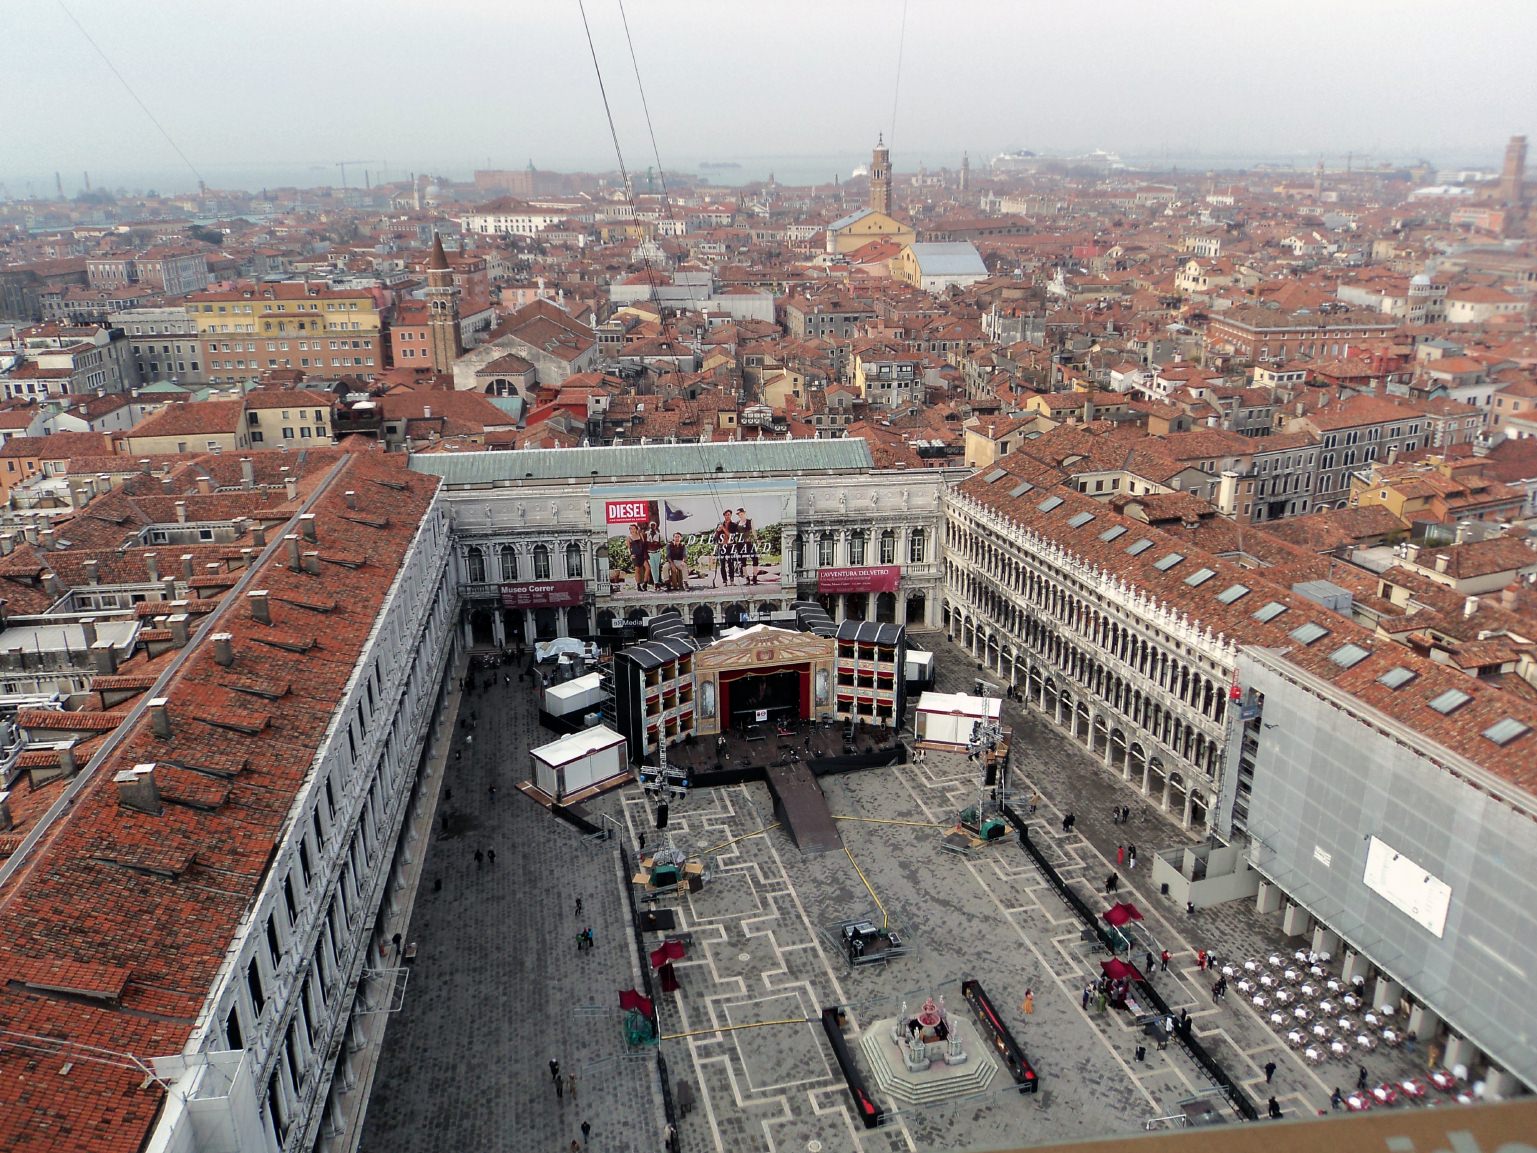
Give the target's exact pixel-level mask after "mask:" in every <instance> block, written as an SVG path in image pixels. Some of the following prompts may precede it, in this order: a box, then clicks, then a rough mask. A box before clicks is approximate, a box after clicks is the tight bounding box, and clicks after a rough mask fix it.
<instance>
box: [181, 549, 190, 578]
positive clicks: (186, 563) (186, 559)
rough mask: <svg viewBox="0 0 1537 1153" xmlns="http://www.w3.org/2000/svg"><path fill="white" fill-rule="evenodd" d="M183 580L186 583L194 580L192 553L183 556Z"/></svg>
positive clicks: (185, 553)
mask: <svg viewBox="0 0 1537 1153" xmlns="http://www.w3.org/2000/svg"><path fill="white" fill-rule="evenodd" d="M181 579H182V580H184V581H190V580H191V579H192V554H191V553H190V552H184V553H182V554H181Z"/></svg>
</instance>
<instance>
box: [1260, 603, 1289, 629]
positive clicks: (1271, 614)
mask: <svg viewBox="0 0 1537 1153" xmlns="http://www.w3.org/2000/svg"><path fill="white" fill-rule="evenodd" d="M1285 611H1286V606H1285V605H1283V604H1281V603H1280V602H1278V601H1271V602H1270V603H1269V604H1266V605H1263V606H1262V607H1261V608H1260V609H1259V610H1258V611H1257V612H1255V614H1254V619H1255V620H1257V621H1259V622H1261V623H1262V624H1268V623H1269V622H1271V621H1273V620H1275V619H1276V617H1278V616H1280V615H1281V614H1282V613H1284V612H1285Z"/></svg>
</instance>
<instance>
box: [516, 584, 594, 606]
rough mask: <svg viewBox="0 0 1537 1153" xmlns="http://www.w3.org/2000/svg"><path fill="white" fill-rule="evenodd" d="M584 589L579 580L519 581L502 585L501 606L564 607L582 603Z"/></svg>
mask: <svg viewBox="0 0 1537 1153" xmlns="http://www.w3.org/2000/svg"><path fill="white" fill-rule="evenodd" d="M585 591H586V589H585V588H584V587H583V584H582V582H581V581H579V580H558V581H553V580H552V581H519V582H517V583H513V584H504V585H502V607H503V608H508V609H549V608H566V607H567V606H570V605H579V604H581V603H582V594H583V593H584V592H585Z"/></svg>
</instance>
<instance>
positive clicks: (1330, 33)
mask: <svg viewBox="0 0 1537 1153" xmlns="http://www.w3.org/2000/svg"><path fill="white" fill-rule="evenodd" d="M68 12H73V14H74V16H75V18H76V19H78V20H79V22H80V24H81V25H82V26H83V27H84V29H85V31H86V33H88V34H89V37H90V39H91V40H94V41H95V42H96V44H98V45H99V46H100V48H101V49H102V51H103V52H105V53H106V55H107V56H108V57H109V58H110V59H111V61H112V63H113V65H115V66H116V68H117V70H118V71H119V72H121V73H122V75H123V76H124V77H125V78H126V80H127V82H128V84H129V85H130V86H131V87H132V90H133V92H134V93H135V94H136V95H137V97H138V98H139V99H141V100H142V101H143V102H144V104H145V105H147V106H148V109H149V112H150V113H151V114H152V115H153V118H154V120H158V121H159V122H160V124H161V125H163V126H164V128H165V131H166V133H167V134H168V135H169V137H170V139H171V140H172V141H174V142H175V147H173V146H172V144H171V143H170V142H168V141H167V139H166V138H165V136H163V135H162V134H161V132H160V131H159V129H157V128H156V126H155V124H154V122H153V121H152V120H151V117H150V115H147V114H146V113H145V112H144V111H143V110H142V109H141V108H140V107H139V105H138V103H136V101H135V99H134V97H133V96H130V95H129V93H128V92H127V91H125V89H124V88H123V86H122V84H121V83H120V82H119V80H118V79H117V78H116V76H114V74H113V72H112V70H111V69H110V68H109V67H108V65H107V64H106V63H105V62H104V61H103V60H102V58H101V56H100V55H98V54H97V52H96V50H95V49H94V48H93V47H92V46H91V43H90V40H87V38H86V36H85V35H83V34H82V33H81V31H80V29H78V28H77V27H76V26H75V24H74V23H73V22H72V21H71V20H70V17H69V15H68V14H67V12H66V10H65V9H64V7H63V6H62V5H59V4H38V5H33V6H27V7H25V8H22V9H20V10H18V11H14V12H12V13H11V14H9V15H8V19H7V25H8V27H7V31H8V42H9V45H10V47H11V53H10V54H9V57H8V60H7V69H6V71H5V72H4V74H3V75H0V107H5V108H6V109H7V110H8V113H9V114H8V115H7V117H6V121H7V133H6V154H5V158H4V159H3V160H0V184H3V185H5V190H6V192H7V193H8V194H9V195H10V196H12V197H21V196H24V195H27V194H28V193H29V187H28V186H29V185H30V186H31V187H30V194H32V195H37V196H44V197H46V196H51V195H53V185H54V172H55V171H57V172H60V173H62V176H63V180H64V185H65V191H66V193H67V194H70V195H73V194H74V193H75V192H77V191H79V189H80V187H81V185H82V182H83V176H82V173H83V172H86V171H88V172H89V173H90V175H91V181H92V184H93V186H95V187H107V188H114V189H115V188H118V187H127V188H130V189H134V188H149V187H154V188H156V189H157V190H158V191H161V192H179V191H189V190H192V189H194V188H195V187H196V183H197V175H195V174H194V170H195V171H196V173H197V174H200V175H201V176H202V178H203V179H205V180H206V181H207V182H208V185H209V186H210V187H213V188H221V187H229V188H249V189H252V190H254V189H257V188H260V187H262V186H264V185H273V186H277V185H291V184H298V185H301V186H318V185H326V184H330V185H337V186H339V185H340V184H341V183H342V181H341V178H340V173H339V170H338V168H337V165H336V162H337V161H338V160H346V161H348V162H349V164H348V174H347V177H348V179H347V182H348V183H349V184H354V185H360V184H362V183H363V172H364V171H365V170H366V171H367V172H368V173H369V178H370V179H371V180H373V181H378V180H379V179H381V178H384V177H385V176H387V177H388V178H389V179H401V178H403V177H404V176H405V174H407V173H409V172H424V173H430V174H434V175H443V176H447V177H449V178H451V179H464V178H467V177H468V176H469V174H470V172H471V171H473V170H474V169H476V168H484V167H492V168H516V167H522V166H523V165H525V164H527V163H528V162H529V161H530V160H532V161H533V163H534V164H535V165H537V166H538V167H540V168H546V169H556V170H562V171H612V170H614V169H615V168H616V167H617V161H616V159H615V157H614V151H613V144H612V140H611V137H610V133H609V127H608V123H607V121H606V119H605V117H604V110H603V103H602V99H601V97H600V95H599V91H598V85H597V81H596V79H595V77H594V73H593V66H592V60H591V57H590V55H589V53H588V46H587V40H586V37H585V34H584V32H583V29H582V22H581V16H580V13H579V10H578V8H577V5H576V4H574V3H566V4H560V5H550V4H541V5H535V4H532V3H529V2H528V0H508V2H506V3H502V4H493V3H491V2H490V0H441V2H440V3H439V4H437V5H435V6H434V7H432V8H430V9H428V8H424V7H422V6H420V5H417V4H406V3H404V2H403V0H374V2H373V3H368V2H364V0H335V2H334V3H332V4H330V5H327V6H325V7H324V8H323V9H319V10H317V9H315V8H313V7H306V6H301V5H299V4H297V3H295V2H294V0H272V2H270V3H267V4H264V5H261V6H257V7H254V8H246V9H233V10H229V11H227V12H221V13H220V18H219V20H218V21H211V20H209V19H208V18H207V10H206V8H205V7H203V6H199V5H194V4H193V3H191V2H190V0H157V2H156V4H155V5H154V6H153V7H151V8H127V7H123V6H121V5H116V4H111V3H108V2H107V0H68ZM587 14H588V17H589V19H590V21H591V23H592V30H593V39H594V42H595V47H596V51H597V54H598V59H599V62H600V63H601V65H602V69H603V80H604V84H605V85H606V87H607V91H608V96H609V101H610V103H611V106H612V108H613V112H614V117H615V122H616V127H617V131H618V133H619V138H620V145H621V148H622V150H623V154H624V160H625V162H626V164H627V166H628V168H629V170H630V172H631V173H632V175H634V176H636V177H637V179H638V180H639V178H641V177H643V176H644V174H645V172H646V170H647V168H649V167H652V166H654V165H655V164H656V158H655V156H654V155H653V151H652V146H651V140H650V137H649V134H648V131H647V126H646V122H645V118H644V116H643V115H642V113H641V109H640V102H639V98H638V95H637V89H636V81H635V74H634V71H633V67H632V65H631V60H630V49H629V46H628V45H627V43H626V41H625V37H624V33H623V27H622V25H621V23H620V9H619V7H618V3H617V0H587ZM624 14H625V15H626V16H627V17H628V20H629V25H630V30H631V33H632V35H633V38H634V50H635V54H636V56H637V58H638V60H639V64H640V69H641V79H642V81H643V82H644V84H645V86H646V96H647V98H648V100H649V102H650V107H651V117H652V123H653V126H654V128H655V132H656V141H657V148H658V150H659V151H660V159H661V165H662V169H663V171H664V172H667V171H685V170H697V169H698V166H699V164H700V163H701V162H703V161H736V162H738V163H741V164H742V165H743V167H744V169H751V171H749V172H736V171H733V170H715V171H710V172H708V173H707V175H709V176H710V177H711V178H712V179H713V180H715V181H716V182H719V183H731V182H735V181H736V180H739V179H750V178H755V177H757V178H761V176H762V175H764V174H766V172H767V171H769V170H773V171H774V173H775V175H776V177H778V178H779V179H780V180H781V181H783V182H786V183H808V182H818V183H821V182H828V181H831V180H832V178H833V177H834V175H835V174H836V175H838V176H840V177H841V178H846V177H847V175H848V173H849V171H850V170H851V169H852V167H853V166H854V165H855V164H858V163H861V162H863V161H864V160H866V159H867V158H868V155H869V149H870V146H871V145H872V144H873V143H874V141H875V138H876V136H877V134H878V133H884V134H885V135H886V136H887V138H888V142H889V143H890V144H891V146H892V152H893V161H894V164H895V167H896V168H897V170H898V171H899V172H908V171H912V170H914V169H916V168H917V167H918V166H919V165H920V164H925V165H927V166H928V167H930V168H940V167H952V168H953V167H955V166H957V165H958V164H959V163H960V158H961V155H962V153H963V152H964V151H969V152H970V154H971V160H972V164H973V166H974V167H976V168H981V167H985V165H986V163H987V160H988V159H989V158H990V157H991V156H992V155H993V154H995V153H997V152H1000V151H1006V150H1010V149H1015V148H1027V149H1030V150H1032V151H1035V152H1039V153H1047V154H1058V155H1061V154H1068V155H1071V154H1077V153H1082V152H1087V151H1089V150H1091V149H1095V148H1099V149H1104V150H1106V151H1110V152H1115V153H1118V154H1120V155H1122V156H1123V157H1124V158H1126V159H1127V160H1128V161H1135V162H1138V163H1139V164H1140V165H1143V166H1146V167H1149V168H1153V169H1157V168H1158V167H1160V166H1162V167H1168V166H1169V165H1179V166H1180V167H1189V168H1198V167H1204V166H1209V167H1214V168H1222V167H1233V166H1235V165H1237V164H1248V163H1254V162H1258V161H1268V162H1271V163H1287V162H1290V163H1294V164H1296V165H1297V166H1298V167H1311V166H1312V165H1313V164H1314V163H1315V162H1316V161H1317V160H1319V159H1320V158H1321V159H1323V160H1324V162H1325V164H1326V165H1327V166H1329V167H1331V168H1342V167H1344V165H1345V163H1346V156H1347V155H1353V157H1354V162H1355V163H1356V164H1368V163H1377V162H1382V161H1392V162H1395V163H1408V162H1412V161H1414V160H1417V159H1420V158H1424V159H1426V160H1429V161H1431V162H1432V163H1435V164H1437V165H1439V166H1442V167H1469V166H1478V167H1497V166H1498V164H1499V162H1500V159H1501V156H1502V153H1503V149H1504V145H1505V141H1506V140H1507V139H1508V137H1509V136H1511V135H1512V134H1515V133H1521V132H1526V131H1527V130H1528V128H1529V127H1534V128H1537V125H1533V124H1531V123H1530V122H1531V121H1533V120H1534V119H1537V116H1534V110H1537V70H1532V69H1530V68H1527V67H1524V66H1523V60H1524V58H1523V54H1522V52H1521V51H1520V47H1519V46H1520V45H1522V44H1530V43H1533V42H1537V4H1532V3H1525V2H1519V0H1499V2H1496V0H1487V2H1485V3H1481V4H1478V5H1476V6H1473V7H1471V8H1470V9H1467V10H1459V11H1457V12H1456V13H1455V15H1451V14H1448V13H1447V11H1446V10H1445V9H1444V8H1438V7H1435V6H1432V5H1430V4H1428V3H1421V2H1415V0H1410V2H1399V3H1388V2H1384V0H1359V2H1356V3H1351V4H1348V5H1340V4H1328V3H1323V2H1320V0H1294V2H1291V3H1287V4H1284V5H1268V6H1261V5H1234V4H1230V3H1223V2H1219V0H1171V2H1169V3H1165V4H1162V5H1156V6H1155V5H1148V4H1142V3H1134V2H1130V0H1104V2H1101V3H1098V4H1094V5H1088V6H1084V7H1083V8H1081V9H1075V10H1072V11H1067V10H1064V9H1062V8H1060V7H1059V6H1056V5H1051V4H1047V3H1042V2H1037V0H1024V2H1020V3H1013V4H996V3H983V2H982V0H947V2H945V3H938V2H934V0H910V3H909V4H908V5H907V14H906V34H905V37H903V36H902V35H901V32H900V29H901V24H902V18H903V5H902V4H901V3H900V2H899V0H884V2H882V0H844V2H842V3H831V4H828V3H813V2H811V0H782V2H781V3H777V4H773V5H761V6H752V7H747V6H734V7H729V8H723V7H722V6H720V5H714V4H706V3H703V2H700V0H630V3H629V4H628V5H627V6H626V8H625V9H624ZM300 30H302V32H301V31H300ZM899 44H901V45H902V52H901V80H900V85H898V83H897V77H896V74H897V56H898V46H899ZM1495 49H1500V51H1496V50H1495ZM61 78H70V79H74V80H77V81H78V82H79V83H80V85H81V86H83V91H82V92H80V93H70V92H69V91H68V90H67V89H65V88H64V86H63V85H62V84H61ZM109 114H110V118H109ZM178 148H179V149H180V152H181V153H183V154H185V157H186V161H187V162H185V163H184V162H183V160H182V159H181V157H180V156H178V152H177V149H178ZM775 161H780V162H783V163H785V164H787V165H789V166H791V167H790V168H789V169H786V170H785V171H780V170H777V169H774V167H773V165H774V162H775ZM824 162H825V163H824ZM792 169H793V170H792ZM823 169H825V170H823Z"/></svg>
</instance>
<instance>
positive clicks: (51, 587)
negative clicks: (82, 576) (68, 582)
mask: <svg viewBox="0 0 1537 1153" xmlns="http://www.w3.org/2000/svg"><path fill="white" fill-rule="evenodd" d="M43 589H44V591H46V592H47V593H48V595H49V596H51V597H56V596H62V595H63V593H64V585H63V582H61V581H60V580H59V574H58V573H52V572H45V573H44V574H43Z"/></svg>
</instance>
